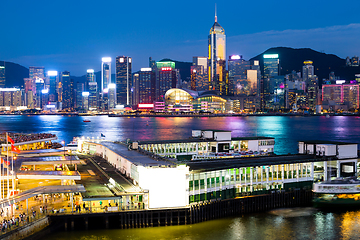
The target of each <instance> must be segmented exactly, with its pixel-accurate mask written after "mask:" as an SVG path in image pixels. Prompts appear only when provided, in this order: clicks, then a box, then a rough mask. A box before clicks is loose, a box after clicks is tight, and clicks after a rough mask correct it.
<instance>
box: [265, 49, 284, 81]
mask: <svg viewBox="0 0 360 240" xmlns="http://www.w3.org/2000/svg"><path fill="white" fill-rule="evenodd" d="M263 58H264V77H268V78H270V77H275V76H279V75H280V72H279V68H280V60H279V54H264V55H263Z"/></svg>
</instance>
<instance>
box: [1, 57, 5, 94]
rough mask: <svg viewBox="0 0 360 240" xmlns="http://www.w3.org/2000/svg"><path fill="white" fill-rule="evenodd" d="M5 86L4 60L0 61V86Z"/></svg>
mask: <svg viewBox="0 0 360 240" xmlns="http://www.w3.org/2000/svg"><path fill="white" fill-rule="evenodd" d="M4 87H5V62H2V63H0V88H4Z"/></svg>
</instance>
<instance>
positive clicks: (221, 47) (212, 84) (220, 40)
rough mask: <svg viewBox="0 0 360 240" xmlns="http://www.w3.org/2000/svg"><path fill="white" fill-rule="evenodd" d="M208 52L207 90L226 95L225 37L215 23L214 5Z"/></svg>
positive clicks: (223, 31) (222, 30)
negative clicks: (213, 18)
mask: <svg viewBox="0 0 360 240" xmlns="http://www.w3.org/2000/svg"><path fill="white" fill-rule="evenodd" d="M208 51H209V57H208V60H209V64H208V73H209V90H217V91H219V92H220V94H221V95H227V94H228V84H227V81H228V80H227V79H228V77H227V73H226V35H225V30H224V28H223V27H221V26H220V24H219V23H218V22H217V14H216V5H215V23H214V24H213V26H212V27H211V28H210V34H209V38H208Z"/></svg>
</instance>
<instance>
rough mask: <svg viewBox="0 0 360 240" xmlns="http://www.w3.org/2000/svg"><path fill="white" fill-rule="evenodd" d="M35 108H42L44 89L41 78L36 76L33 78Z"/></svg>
mask: <svg viewBox="0 0 360 240" xmlns="http://www.w3.org/2000/svg"><path fill="white" fill-rule="evenodd" d="M35 89H36V92H35V104H34V106H35V108H42V101H41V100H42V92H43V90H44V89H45V82H44V79H42V78H37V79H36V80H35Z"/></svg>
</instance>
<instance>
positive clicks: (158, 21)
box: [0, 1, 360, 76]
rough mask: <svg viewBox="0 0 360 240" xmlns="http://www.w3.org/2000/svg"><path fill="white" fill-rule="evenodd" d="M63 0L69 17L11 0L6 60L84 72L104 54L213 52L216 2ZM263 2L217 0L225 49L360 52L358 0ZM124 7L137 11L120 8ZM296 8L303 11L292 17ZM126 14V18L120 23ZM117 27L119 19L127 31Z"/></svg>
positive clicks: (5, 16) (183, 57)
mask: <svg viewBox="0 0 360 240" xmlns="http://www.w3.org/2000/svg"><path fill="white" fill-rule="evenodd" d="M19 3H21V4H22V5H21V7H20V8H19V7H18V6H19V5H18V4H19ZM62 3H63V5H64V6H66V4H67V3H69V5H68V6H70V7H69V8H65V11H68V14H71V18H68V19H67V18H65V17H61V16H62V15H59V14H63V11H64V8H62V7H61V6H58V5H56V3H49V2H46V1H38V2H36V3H31V4H30V3H28V2H26V1H18V2H17V3H14V2H5V3H4V6H3V8H2V11H1V10H0V11H1V19H2V21H3V22H9V19H11V22H10V24H6V25H5V26H4V28H3V33H4V35H3V36H5V37H3V38H2V39H0V44H1V45H3V46H6V47H2V48H1V50H0V56H1V60H4V61H11V62H16V63H19V64H21V65H24V66H26V67H29V66H44V67H45V68H46V69H48V70H58V71H65V70H67V71H70V72H71V73H73V74H74V75H76V76H82V75H85V74H86V69H89V68H91V69H94V70H95V71H99V70H100V68H101V58H102V57H105V56H111V57H112V58H114V59H115V57H116V56H119V55H127V56H130V57H132V58H133V59H134V61H133V71H137V70H139V69H140V68H141V67H147V66H148V57H152V58H153V59H156V60H161V59H163V58H171V59H176V60H179V61H187V62H191V59H192V57H193V56H207V46H206V45H207V36H208V30H209V28H210V27H211V26H212V24H213V22H214V11H215V9H214V8H215V3H216V2H215V1H210V2H206V4H204V2H196V3H193V2H191V6H192V7H190V8H189V7H188V6H189V4H190V2H187V1H185V2H184V4H182V5H181V6H177V5H176V6H174V5H172V4H170V3H161V2H160V3H157V4H153V5H151V4H147V3H143V4H140V5H138V6H135V5H133V4H132V3H121V5H120V3H116V2H112V3H111V4H110V5H111V6H112V7H111V8H109V9H108V11H107V12H106V14H105V13H104V14H101V13H99V14H98V13H96V12H94V9H97V10H98V11H99V12H102V10H103V9H104V8H105V7H106V6H97V5H95V4H94V3H88V4H85V3H84V2H81V1H79V2H76V3H72V4H71V5H70V2H69V1H62ZM258 3H259V4H257V6H256V7H257V8H256V10H255V11H247V10H246V9H251V8H252V6H253V4H251V3H240V2H236V1H229V2H227V3H226V4H224V3H222V4H219V3H218V4H217V16H218V22H219V23H220V24H221V26H223V27H224V28H225V29H226V35H227V56H229V55H232V54H240V55H243V56H244V58H245V59H249V58H251V57H254V56H256V55H257V54H260V53H261V52H263V51H265V50H266V49H268V48H270V47H278V46H284V47H294V48H307V47H309V48H312V49H314V50H317V51H323V52H326V53H333V54H336V55H338V56H340V57H342V58H345V57H346V56H353V55H360V44H359V43H358V41H356V40H357V38H358V36H359V33H358V32H360V31H359V29H360V23H358V20H357V19H356V16H357V15H356V10H355V9H356V6H357V5H359V6H360V3H358V2H356V1H351V2H350V3H349V4H348V5H346V6H338V5H336V6H335V5H334V4H335V3H336V2H335V1H330V2H328V4H327V5H326V6H322V5H321V3H319V2H314V3H312V6H311V7H310V8H306V6H305V5H304V6H303V5H301V4H300V3H301V2H300V1H297V2H292V3H291V4H288V3H286V4H285V2H284V1H278V5H277V4H273V3H268V2H265V1H259V2H258ZM165 4H166V6H167V7H168V8H171V7H176V9H177V11H170V12H171V14H170V13H169V12H166V11H163V10H161V9H162V8H159V6H160V5H161V6H164V5H165ZM350 5H351V6H352V7H351V8H350V9H349V7H348V6H350ZM230 6H231V7H230ZM120 7H121V8H123V7H128V8H136V10H137V11H134V12H133V11H129V12H126V11H125V12H123V13H121V12H120V14H119V11H117V10H118V9H120ZM335 7H336V8H335ZM313 9H322V11H321V12H320V11H319V12H317V11H314V10H313ZM296 12H297V13H299V16H300V17H294V13H296ZM29 13H31V14H29ZM37 13H39V14H37ZM40 13H41V14H40ZM329 13H334V14H336V17H334V14H329ZM138 16H141V17H138ZM184 16H185V17H184ZM239 16H240V17H239ZM295 16H296V15H295ZM302 16H306V18H303V17H302ZM126 19H128V21H129V22H127V24H124V23H121V21H127V20H126ZM164 19H170V20H169V21H164ZM269 19H272V21H269ZM285 19H286V21H285ZM45 20H46V21H45ZM104 22H107V24H104ZM149 22H150V23H151V22H153V23H154V24H149ZM36 26H38V27H36ZM117 26H121V30H122V31H119V30H118V29H119V28H118V27H117ZM37 29H38V30H37ZM39 29H40V30H41V31H39ZM144 39H146V40H145V41H144ZM112 64H114V62H113V63H112ZM112 69H115V66H114V65H113V66H112Z"/></svg>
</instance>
